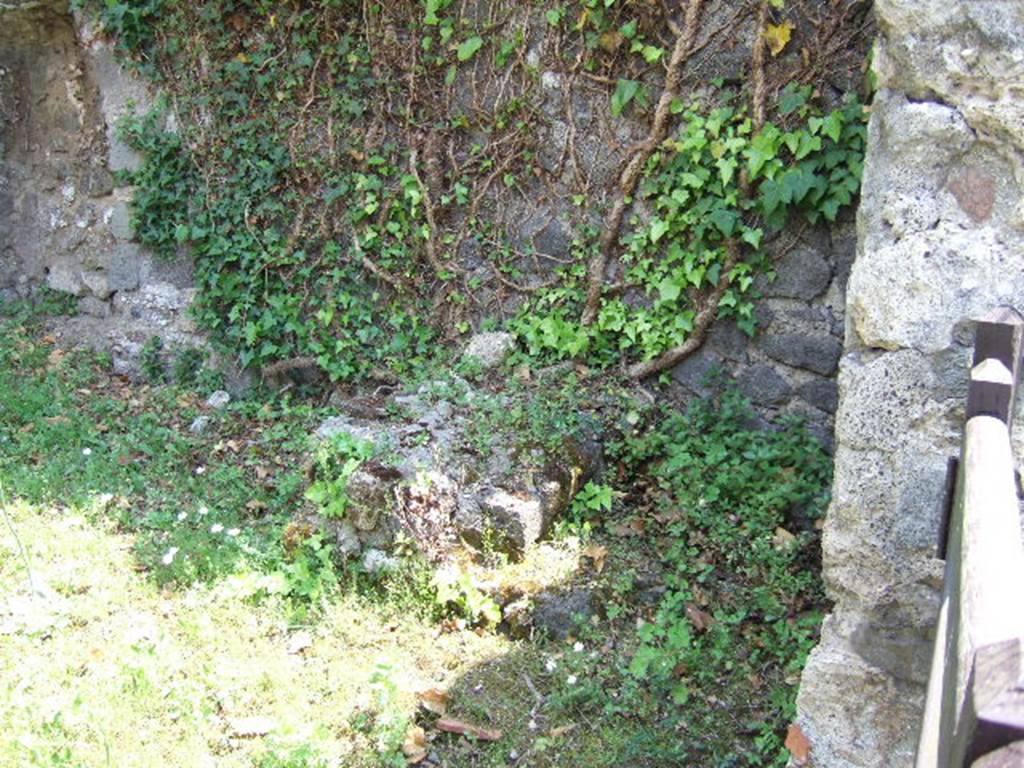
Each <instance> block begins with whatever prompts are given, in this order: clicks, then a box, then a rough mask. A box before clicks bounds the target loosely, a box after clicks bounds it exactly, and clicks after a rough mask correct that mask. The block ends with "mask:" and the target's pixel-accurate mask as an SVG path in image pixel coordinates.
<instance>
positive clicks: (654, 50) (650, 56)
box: [640, 45, 665, 64]
mask: <svg viewBox="0 0 1024 768" xmlns="http://www.w3.org/2000/svg"><path fill="white" fill-rule="evenodd" d="M640 53H641V54H642V55H643V57H644V61H646V62H647V63H648V64H654V63H655V62H656V61H658V60H659V59H661V57H662V56H664V55H665V49H664V48H659V47H658V46H656V45H645V46H644V47H643V48H642V49H641V51H640Z"/></svg>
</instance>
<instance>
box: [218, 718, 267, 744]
mask: <svg viewBox="0 0 1024 768" xmlns="http://www.w3.org/2000/svg"><path fill="white" fill-rule="evenodd" d="M228 727H229V728H231V735H232V736H235V737H236V738H240V739H249V738H252V737H253V736H266V735H267V734H268V733H270V732H271V731H272V730H274V729H275V728H277V723H276V722H275V721H274V720H273V719H271V718H269V717H262V716H260V715H256V716H254V717H233V718H231V719H229V720H228Z"/></svg>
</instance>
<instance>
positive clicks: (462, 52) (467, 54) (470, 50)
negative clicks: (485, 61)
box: [455, 35, 484, 61]
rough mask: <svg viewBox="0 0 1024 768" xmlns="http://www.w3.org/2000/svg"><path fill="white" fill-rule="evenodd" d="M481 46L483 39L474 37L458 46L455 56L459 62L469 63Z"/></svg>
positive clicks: (477, 36) (478, 36)
mask: <svg viewBox="0 0 1024 768" xmlns="http://www.w3.org/2000/svg"><path fill="white" fill-rule="evenodd" d="M483 44H484V39H483V38H482V37H480V35H474V36H473V37H471V38H469V39H468V40H466V41H465V42H464V43H463V44H462V45H460V46H459V50H458V51H457V52H456V54H455V55H456V57H457V58H458V60H459V61H469V60H470V59H472V58H473V57H474V56H475V55H476V52H477V51H479V50H480V48H481V47H482V46H483Z"/></svg>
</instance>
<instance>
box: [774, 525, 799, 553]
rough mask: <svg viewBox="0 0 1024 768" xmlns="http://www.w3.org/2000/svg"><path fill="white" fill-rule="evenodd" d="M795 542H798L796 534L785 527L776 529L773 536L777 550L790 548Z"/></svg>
mask: <svg viewBox="0 0 1024 768" xmlns="http://www.w3.org/2000/svg"><path fill="white" fill-rule="evenodd" d="M794 542H796V536H794V535H793V534H792V533H790V532H789V531H787V530H786V529H785V528H776V529H775V535H774V536H772V547H774V548H775V550H776V551H778V550H783V549H789V547H791V546H792V545H793V543H794Z"/></svg>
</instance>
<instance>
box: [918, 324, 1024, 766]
mask: <svg viewBox="0 0 1024 768" xmlns="http://www.w3.org/2000/svg"><path fill="white" fill-rule="evenodd" d="M1022 332H1024V320H1022V317H1021V315H1020V314H1018V313H1017V312H1016V311H1014V310H1011V309H999V310H996V311H994V312H993V313H991V314H990V315H988V316H987V317H985V318H984V319H983V320H981V321H979V323H978V327H977V332H976V335H975V347H974V364H973V367H972V369H971V383H970V389H969V390H968V395H967V411H966V415H965V416H966V418H965V425H964V434H963V442H962V445H961V453H960V458H959V460H955V459H954V460H951V461H950V476H949V479H948V481H947V493H948V503H947V507H946V515H945V518H946V519H945V521H944V525H943V531H942V533H941V534H940V542H939V556H940V557H944V558H945V560H946V571H945V583H944V588H943V596H942V606H941V609H940V611H939V620H938V626H937V628H936V634H935V650H934V653H933V655H932V667H931V676H930V678H929V681H928V693H927V697H926V699H925V713H924V719H923V722H922V727H921V736H920V740H919V742H918V748H917V768H954V767H955V768H962V767H964V766H973V767H974V768H982V767H983V766H984V768H995V766H1024V545H1022V543H1021V517H1020V507H1019V505H1018V494H1017V477H1016V473H1015V467H1014V460H1013V452H1012V449H1011V446H1010V431H1011V429H1012V426H1013V406H1014V397H1015V394H1016V385H1017V380H1018V375H1019V370H1020V356H1021V336H1022Z"/></svg>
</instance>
